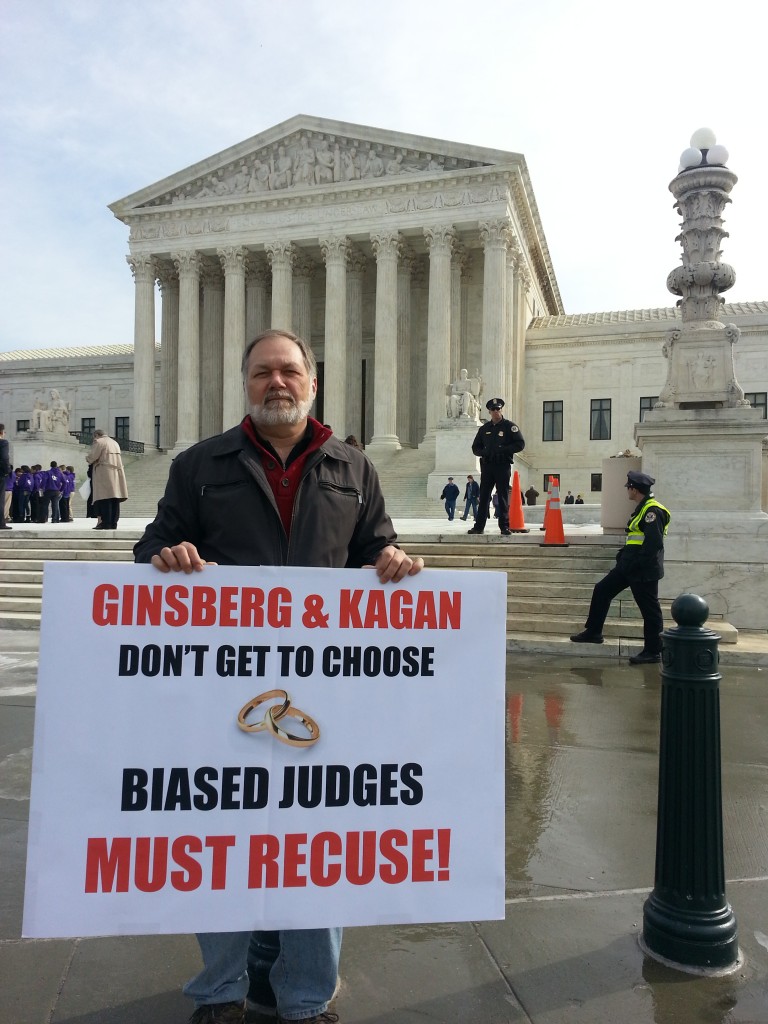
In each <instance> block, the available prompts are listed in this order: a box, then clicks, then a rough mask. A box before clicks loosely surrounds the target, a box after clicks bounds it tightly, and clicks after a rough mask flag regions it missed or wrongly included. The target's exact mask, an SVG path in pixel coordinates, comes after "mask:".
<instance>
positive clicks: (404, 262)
mask: <svg viewBox="0 0 768 1024" xmlns="http://www.w3.org/2000/svg"><path fill="white" fill-rule="evenodd" d="M415 263H416V260H415V257H414V254H413V250H412V249H410V248H409V247H408V246H406V245H403V246H401V255H400V262H399V264H398V267H397V436H398V437H399V438H400V443H401V444H414V442H415V436H414V434H413V431H412V429H411V396H412V394H413V393H414V392H415V390H416V388H415V387H414V382H413V380H412V376H411V347H412V346H411V274H412V273H413V268H414V265H415Z"/></svg>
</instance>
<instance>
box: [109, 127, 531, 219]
mask: <svg viewBox="0 0 768 1024" xmlns="http://www.w3.org/2000/svg"><path fill="white" fill-rule="evenodd" d="M519 163H524V161H523V158H522V157H521V156H520V155H519V154H517V153H506V152H503V151H501V150H494V149H484V148H481V147H477V146H467V145H463V144H461V143H457V142H448V141H445V140H442V139H432V138H427V137H425V136H419V135H406V134H403V133H401V132H392V131H386V130H384V129H379V128H371V127H367V126H365V125H357V124H350V123H348V122H344V121H333V120H329V119H326V118H320V117H310V116H307V115H305V114H298V115H297V116H296V117H292V118H290V120H288V121H284V122H282V123H281V124H278V125H275V126H274V127H273V128H270V129H268V130H267V131H265V132H262V133H261V134H259V135H255V136H253V137H252V138H250V139H246V140H245V141H244V142H241V143H238V144H237V145H236V146H231V147H230V148H229V149H225V150H223V151H222V152H221V153H217V154H216V155H214V156H210V157H208V158H206V159H205V160H201V161H200V162H199V163H196V164H193V165H192V166H191V167H187V168H185V169H184V170H181V171H178V172H177V173H176V174H173V175H171V176H170V177H168V178H164V179H163V180H162V181H159V182H156V183H155V184H154V185H149V186H147V187H146V188H144V189H141V191H139V192H135V193H134V194H133V195H130V196H126V197H125V198H124V199H121V200H118V201H117V202H116V203H113V204H112V205H111V206H110V209H111V210H112V212H113V213H114V214H115V216H117V217H119V218H121V219H122V218H123V217H125V216H127V215H129V214H131V213H136V212H139V211H141V210H152V209H154V208H157V207H167V206H170V205H174V204H179V203H183V204H185V205H186V204H192V205H194V204H195V203H196V202H207V201H210V200H216V199H218V200H221V199H223V200H226V199H234V200H238V201H242V200H243V199H244V198H248V199H255V198H259V197H265V196H273V197H276V196H278V195H279V196H280V197H281V198H287V197H289V196H290V195H292V194H294V193H298V192H299V191H301V190H305V189H308V190H310V191H312V190H317V189H325V188H329V187H333V186H337V185H345V184H346V185H354V184H355V183H356V182H358V183H362V184H363V185H365V184H370V185H375V184H379V183H381V182H384V181H386V182H387V184H390V183H394V182H396V181H398V182H399V181H404V180H408V179H413V180H414V181H415V180H417V179H419V180H420V179H422V178H427V179H429V178H431V177H439V176H443V175H445V174H456V173H457V172H461V171H462V170H467V169H471V168H479V167H489V166H494V165H498V164H505V165H510V164H512V165H515V164H519Z"/></svg>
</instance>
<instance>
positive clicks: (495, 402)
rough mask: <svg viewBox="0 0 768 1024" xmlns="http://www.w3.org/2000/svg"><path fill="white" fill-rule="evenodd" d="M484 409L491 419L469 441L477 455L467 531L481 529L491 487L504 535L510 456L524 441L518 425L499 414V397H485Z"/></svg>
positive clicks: (501, 401) (508, 532)
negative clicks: (476, 486)
mask: <svg viewBox="0 0 768 1024" xmlns="http://www.w3.org/2000/svg"><path fill="white" fill-rule="evenodd" d="M485 408H486V409H487V410H488V411H489V413H490V414H491V418H490V420H489V422H487V423H484V424H483V425H482V426H481V427H480V429H479V430H478V432H477V434H476V435H475V440H474V441H473V442H472V451H473V453H474V454H475V455H479V456H480V497H479V499H478V510H477V517H476V519H475V525H474V526H473V527H472V529H471V530H467V533H482V532H483V531H484V530H485V523H486V520H487V519H488V505H489V502H490V500H491V491H493V488H494V487H495V488H496V494H497V495H498V501H499V503H498V509H497V514H498V519H499V530H500V531H501V533H502V535H503V536H504V537H509V535H510V533H511V532H512V531H511V530H510V529H509V478H510V477H511V476H512V462H513V456H514V454H515V452H521V451H522V450H523V448H525V440H524V439H523V435H522V433H521V432H520V427H518V425H517V424H516V423H513V422H512V421H511V420H505V419H504V417H503V416H502V414H501V410H502V409H503V408H504V399H503V398H491V399H489V400H488V401H487V402H486V403H485Z"/></svg>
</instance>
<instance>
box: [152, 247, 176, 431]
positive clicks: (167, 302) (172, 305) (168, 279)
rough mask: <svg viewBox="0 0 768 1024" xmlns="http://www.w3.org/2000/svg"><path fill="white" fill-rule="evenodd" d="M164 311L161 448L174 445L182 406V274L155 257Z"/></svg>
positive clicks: (161, 351) (161, 362)
mask: <svg viewBox="0 0 768 1024" xmlns="http://www.w3.org/2000/svg"><path fill="white" fill-rule="evenodd" d="M155 276H156V278H157V283H158V285H159V287H160V295H161V296H162V311H161V313H160V447H161V448H164V449H166V450H167V449H169V448H173V446H174V444H175V443H176V421H177V416H178V408H179V275H178V274H177V273H176V269H175V268H174V266H173V263H171V262H170V261H169V260H155Z"/></svg>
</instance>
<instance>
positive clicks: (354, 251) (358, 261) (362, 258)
mask: <svg viewBox="0 0 768 1024" xmlns="http://www.w3.org/2000/svg"><path fill="white" fill-rule="evenodd" d="M367 266H368V257H367V256H366V255H365V253H363V252H360V250H359V249H358V248H357V247H356V246H354V245H353V246H351V247H350V250H349V254H348V256H347V271H348V273H350V274H360V275H362V274H364V273H365V268H366V267H367Z"/></svg>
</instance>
